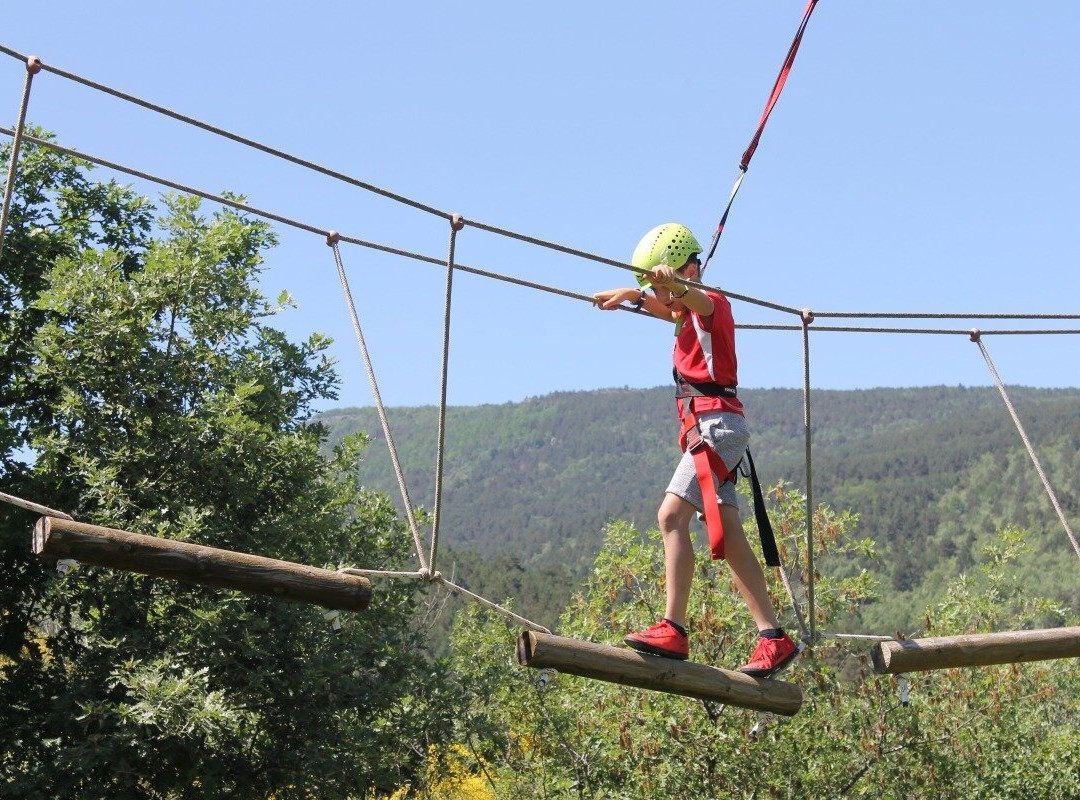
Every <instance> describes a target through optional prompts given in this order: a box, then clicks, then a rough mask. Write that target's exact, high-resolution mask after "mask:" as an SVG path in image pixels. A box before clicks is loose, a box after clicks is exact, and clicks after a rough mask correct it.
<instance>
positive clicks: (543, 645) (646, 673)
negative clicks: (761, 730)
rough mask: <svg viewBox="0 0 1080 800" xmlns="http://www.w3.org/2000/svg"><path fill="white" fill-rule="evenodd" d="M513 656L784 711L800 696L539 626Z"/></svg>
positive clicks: (783, 687) (786, 687) (540, 665)
mask: <svg viewBox="0 0 1080 800" xmlns="http://www.w3.org/2000/svg"><path fill="white" fill-rule="evenodd" d="M517 660H518V663H519V664H521V665H522V666H525V667H535V668H537V669H554V670H558V671H559V672H566V673H569V674H571V675H579V676H581V677H583V678H596V679H597V680H601V681H608V682H609V683H620V684H624V685H626V686H637V687H639V688H641V689H653V690H656V691H658V692H668V693H671V694H681V695H685V696H686V697H694V698H697V699H698V700H707V701H710V702H716V703H727V704H729V705H733V706H742V707H743V708H752V709H755V710H757V711H771V712H773V713H774V714H783V715H785V716H792V715H793V714H795V713H796V712H798V710H799V708H800V707H801V706H802V701H803V694H802V689H800V688H799V687H798V686H796V685H795V684H793V683H783V682H781V681H774V680H762V679H761V678H752V677H750V676H749V675H744V674H743V673H741V672H732V671H730V670H726V669H720V668H719V667H710V666H707V665H705V664H695V663H693V662H691V661H677V660H675V659H672V658H660V657H659V656H649V655H645V654H643V653H638V652H637V651H635V650H629V649H626V648H622V647H611V646H610V645H605V644H596V643H595V642H585V641H581V640H579V639H568V638H566V637H564V636H554V635H552V634H550V633H540V632H538V631H525V632H524V633H522V634H521V636H520V637H519V638H518V640H517Z"/></svg>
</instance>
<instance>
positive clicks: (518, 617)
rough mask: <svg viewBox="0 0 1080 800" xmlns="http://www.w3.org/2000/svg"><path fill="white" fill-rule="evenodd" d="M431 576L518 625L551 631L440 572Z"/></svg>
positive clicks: (452, 590)
mask: <svg viewBox="0 0 1080 800" xmlns="http://www.w3.org/2000/svg"><path fill="white" fill-rule="evenodd" d="M432 578H433V579H434V580H437V581H438V582H439V583H441V584H442V585H443V586H445V587H446V588H447V589H449V590H450V591H451V592H454V593H455V594H460V595H461V596H462V597H468V598H469V599H470V600H472V601H474V602H476V603H479V604H480V605H482V606H484V607H485V608H490V609H491V610H492V611H497V612H498V613H500V614H502V615H503V616H505V617H506V618H507V619H510V620H513V621H514V622H516V623H517V624H518V625H521V626H523V627H525V628H529V629H531V630H534V631H540V633H551V631H550V630H548V629H547V628H545V627H544V626H543V625H539V624H537V623H535V622H532V621H531V620H528V619H526V618H525V617H523V616H521V615H520V614H515V613H514V612H513V611H511V610H510V609H508V608H503V607H502V606H500V605H499V604H498V603H493V602H491V601H490V600H488V599H486V598H483V597H481V596H480V595H478V594H476V593H475V592H470V591H469V590H468V589H466V588H465V587H463V586H458V585H457V584H456V583H453V582H452V581H448V580H447V579H446V578H444V577H443V576H442V573H441V572H436V573H435V574H434V575H432Z"/></svg>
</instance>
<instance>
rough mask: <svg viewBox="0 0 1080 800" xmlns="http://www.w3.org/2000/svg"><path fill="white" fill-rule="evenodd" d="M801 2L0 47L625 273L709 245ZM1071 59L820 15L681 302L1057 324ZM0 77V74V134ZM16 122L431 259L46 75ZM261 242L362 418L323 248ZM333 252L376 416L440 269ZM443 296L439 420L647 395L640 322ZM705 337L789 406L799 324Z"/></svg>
mask: <svg viewBox="0 0 1080 800" xmlns="http://www.w3.org/2000/svg"><path fill="white" fill-rule="evenodd" d="M804 6H805V3H804V2H803V0H772V1H771V2H761V1H760V0H753V1H752V0H740V1H739V2H734V1H726V0H724V1H718V2H714V3H708V4H706V3H698V4H692V3H671V4H664V6H663V7H659V4H646V3H628V2H607V1H602V2H594V3H581V4H571V3H545V4H524V3H495V2H476V3H458V4H450V3H419V2H399V3H341V2H338V3H320V4H318V5H317V7H316V8H317V10H308V9H307V8H302V7H301V6H300V4H296V3H283V2H276V1H274V2H263V3H258V4H254V3H247V4H242V3H215V4H210V3H206V2H201V0H199V1H196V2H190V3H168V4H158V3H146V2H138V3H136V2H110V3H96V4H88V3H83V2H77V3H76V2H59V3H53V4H50V6H49V10H48V13H45V12H44V11H43V10H42V9H41V7H40V6H35V5H34V4H27V3H12V4H8V8H6V9H5V11H4V18H3V23H2V25H0V43H2V44H3V45H5V46H7V47H9V48H12V49H14V50H16V51H18V52H21V53H26V54H35V55H38V56H39V57H40V58H41V59H42V60H43V61H44V62H46V63H47V64H50V65H53V66H56V67H60V68H62V69H65V70H68V71H71V72H74V73H77V74H79V75H82V76H84V77H87V78H90V79H92V80H95V81H98V82H101V83H104V84H107V85H109V86H112V87H115V88H117V89H121V90H123V91H125V92H129V93H131V94H134V95H137V96H139V97H142V98H145V99H147V100H150V101H152V102H154V103H157V104H160V105H163V106H166V107H168V108H171V109H174V110H176V111H179V112H181V113H184V114H188V115H190V116H193V117H197V118H199V119H202V120H205V121H207V122H210V123H212V124H214V125H217V126H220V127H222V128H226V129H228V130H231V131H234V132H236V133H239V134H241V135H243V136H246V137H249V138H252V139H255V140H258V141H260V142H263V143H265V144H268V145H271V146H273V147H276V148H279V149H282V150H285V151H288V152H290V153H293V154H295V155H297V156H300V157H303V158H306V159H309V160H311V161H315V162H318V163H320V164H323V165H325V166H327V167H330V168H333V169H336V170H339V171H341V172H344V173H347V174H350V175H352V176H355V177H356V178H359V179H361V180H364V181H367V182H370V183H374V184H377V185H379V186H382V187H384V188H386V189H389V190H391V191H393V192H396V193H399V194H402V195H406V196H408V197H411V198H414V199H416V200H418V201H420V202H423V203H425V204H429V205H432V206H435V207H437V208H440V209H443V210H445V211H448V212H459V213H461V214H463V215H464V216H465V217H466V218H467V219H474V220H480V221H482V222H485V223H489V224H491V225H496V226H499V227H503V228H507V229H510V230H514V231H518V232H521V233H525V234H528V235H531V236H535V237H538V238H542V239H546V240H551V241H556V242H560V243H562V244H565V245H568V246H570V247H574V248H578V249H582V250H587V251H590V252H594V253H597V254H600V255H603V256H606V257H608V258H613V259H619V260H626V259H628V258H629V256H630V253H631V251H632V250H633V247H634V245H635V244H636V242H637V240H638V238H639V237H640V236H641V235H642V234H643V233H644V232H645V231H646V230H648V229H649V228H651V227H652V226H654V225H656V224H658V223H660V222H666V221H681V222H684V223H685V224H687V225H689V226H690V227H691V228H693V229H694V230H695V232H697V234H698V237H699V238H700V239H702V240H703V241H707V240H708V238H709V237H710V236H711V234H712V231H713V229H714V228H715V226H716V223H717V221H718V219H719V216H720V213H721V211H722V210H723V207H724V204H725V203H726V201H727V197H728V193H729V192H730V189H731V186H732V183H733V181H734V179H735V176H736V171H737V165H738V160H739V157H740V156H741V154H742V152H743V150H744V149H745V147H746V145H747V143H748V142H749V140H750V137H751V135H752V134H753V131H754V128H755V126H756V124H757V121H758V117H759V116H760V114H761V111H762V108H763V106H764V103H765V100H766V97H767V96H768V92H769V90H770V89H771V87H772V84H773V81H774V79H775V77H776V73H777V70H778V69H779V67H780V63H781V61H782V59H783V56H784V53H785V52H786V51H787V48H788V45H789V44H790V41H791V38H792V36H793V34H794V32H795V29H796V27H797V25H798V22H799V20H800V18H801V15H802V12H803V9H804ZM1078 38H1080V4H1077V3H1074V2H1064V0H1062V1H1060V2H1035V3H1004V2H1000V3H987V2H963V1H960V0H958V1H957V2H950V3H899V2H893V3H881V2H866V0H848V1H847V2H838V1H837V0H822V2H821V3H819V6H818V8H817V10H816V11H815V12H814V16H813V18H812V20H811V22H810V26H809V28H808V30H807V33H806V36H805V39H804V41H803V45H802V49H801V51H800V53H799V57H798V60H797V61H796V64H795V68H794V70H793V72H792V76H791V78H790V80H789V82H788V85H787V88H786V89H785V93H784V95H783V97H782V98H781V100H780V103H779V105H778V106H777V108H776V110H775V112H774V113H773V116H772V119H771V120H770V122H769V126H768V129H767V130H766V132H765V135H764V137H763V140H762V143H761V146H760V147H759V149H758V151H757V154H756V156H755V157H754V161H753V162H752V164H751V167H750V170H749V173H748V174H747V177H746V179H745V182H744V184H743V187H742V190H741V192H740V194H739V196H738V197H737V199H736V201H735V206H734V209H733V212H732V216H731V218H730V220H729V223H728V226H727V229H726V230H725V232H724V236H723V238H722V239H721V241H720V245H719V248H718V251H717V254H716V256H715V257H714V259H713V261H712V264H711V265H710V268H709V273H708V275H707V281H706V282H708V283H710V284H713V285H718V286H720V287H722V288H725V289H727V290H729V291H731V292H736V293H738V294H742V295H748V296H751V297H756V298H761V299H763V300H768V301H770V302H773V303H778V304H781V305H784V306H791V307H795V308H811V309H814V310H817V311H879V312H880V311H903V312H985V313H998V312H1001V313H1004V312H1011V313H1032V314H1035V313H1063V314H1071V313H1080V304H1078V302H1077V296H1078V290H1080V277H1078V276H1077V266H1078V255H1080V248H1078V245H1077V236H1076V234H1077V231H1078V228H1080V226H1078V224H1077V218H1078V216H1080V199H1078V193H1077V187H1078V186H1080V152H1078V151H1077V147H1076V141H1077V139H1078V136H1077V129H1078V127H1080V126H1078V122H1080V104H1078V103H1077V102H1076V98H1077V97H1078V96H1080V77H1078V75H1080V71H1078V70H1077V60H1078V57H1077V55H1076V45H1075V43H1076V41H1077V40H1078ZM24 78H25V69H24V68H23V66H22V65H21V64H20V63H19V62H18V61H16V60H15V59H13V58H9V57H7V56H0V103H3V102H6V103H7V111H6V112H3V113H2V114H0V117H2V118H3V119H2V122H3V124H4V125H6V126H10V125H11V124H12V122H13V121H14V119H15V115H16V112H17V109H18V103H19V98H20V93H21V90H22V86H23V82H24ZM3 98H7V99H6V100H4V99H3ZM29 119H30V121H32V122H34V123H36V124H39V125H43V126H45V127H46V128H49V129H51V130H53V131H55V132H56V134H57V136H58V140H59V141H60V143H62V144H64V145H66V146H69V147H74V148H77V149H80V150H83V151H85V152H88V153H92V154H95V155H98V156H101V157H104V158H107V159H110V160H113V161H117V162H120V163H123V164H126V165H129V166H131V167H134V168H136V169H139V170H143V171H146V172H149V173H152V174H157V175H161V176H163V177H167V178H170V179H172V180H175V181H178V182H180V183H184V184H187V185H191V186H194V187H198V188H201V189H204V190H207V191H211V192H220V191H222V190H230V191H233V192H239V193H242V194H245V195H246V196H247V197H248V199H249V202H250V203H251V204H252V205H254V206H256V207H259V208H263V209H267V210H271V211H274V212H276V213H279V214H282V215H285V216H288V217H291V218H295V219H298V220H301V221H303V222H306V223H309V224H312V225H316V226H320V227H326V228H335V229H337V230H340V231H342V232H343V233H347V234H350V235H353V236H357V237H359V238H363V239H368V240H373V241H377V242H380V243H384V244H387V245H390V246H392V247H397V248H401V249H404V250H409V251H415V252H420V253H424V254H428V255H432V256H435V257H439V258H443V257H445V255H446V250H447V240H448V226H447V224H446V222H445V221H444V220H442V219H440V218H438V217H434V216H431V215H428V214H425V213H423V212H420V211H417V210H415V209H412V208H409V207H402V206H399V205H396V204H394V203H392V202H390V201H388V200H386V199H385V198H382V197H379V196H377V195H372V194H370V193H366V192H363V191H361V190H359V189H357V188H355V187H350V186H347V185H344V184H341V183H339V182H335V181H332V180H330V179H328V178H326V177H323V176H319V175H314V174H312V173H309V172H306V171H305V170H303V169H301V168H299V167H297V166H294V165H290V164H287V163H283V162H280V161H278V160H275V159H273V158H271V157H270V156H267V155H265V154H262V153H258V152H254V151H250V150H247V149H245V148H243V147H242V146H240V145H238V144H236V143H233V142H229V141H225V140H222V139H219V138H216V137H213V136H212V135H210V134H207V133H205V132H202V131H199V130H196V129H193V128H190V127H188V126H185V125H182V124H181V123H178V122H176V121H173V120H169V119H166V118H162V117H159V116H158V115H155V114H153V113H152V112H149V111H146V110H143V109H138V108H134V107H131V106H129V105H127V104H124V103H121V102H120V101H117V100H115V99H113V98H110V97H108V96H106V95H103V94H100V93H98V92H94V91H92V90H90V89H87V88H85V87H81V86H78V85H75V84H72V83H70V82H69V81H66V80H64V79H63V78H60V77H58V76H56V75H52V74H50V73H46V72H43V73H41V74H40V75H38V76H37V78H35V80H34V88H33V92H32V95H31V101H30V113H29ZM98 174H100V175H102V176H103V177H107V176H108V175H109V173H108V172H107V171H106V170H99V171H98ZM123 180H125V182H132V183H133V184H134V185H135V186H136V187H137V188H138V189H139V191H141V192H144V193H146V194H147V195H150V196H152V197H156V196H158V195H159V194H160V193H161V192H162V191H163V190H162V189H161V188H159V187H157V186H154V185H153V184H143V183H141V182H139V181H132V180H131V179H127V178H124V179H123ZM278 232H279V235H280V238H281V245H280V247H279V248H277V249H276V250H274V251H273V252H272V253H270V254H269V257H268V261H267V269H266V273H265V277H264V286H265V290H266V292H267V294H269V295H270V296H276V295H277V293H278V292H279V291H280V290H282V289H287V290H288V291H289V292H291V293H292V294H293V296H294V297H295V299H296V301H297V303H298V304H299V307H298V308H296V309H294V310H290V311H287V312H285V313H284V314H282V315H281V316H280V318H279V319H278V321H277V324H278V325H279V326H280V327H282V328H284V329H285V330H287V331H289V332H290V333H291V334H292V335H293V336H294V337H295V338H298V337H302V336H306V335H307V334H309V333H310V332H312V331H320V332H323V333H327V334H330V335H332V336H333V337H334V338H335V340H336V344H335V346H334V354H335V356H336V357H337V359H338V362H339V363H338V367H339V371H340V372H341V375H342V387H341V398H340V401H339V402H338V403H334V404H328V405H338V404H340V405H370V404H371V403H372V393H371V390H370V388H369V385H368V381H367V377H366V374H365V371H364V369H363V364H362V362H361V359H360V354H359V349H358V346H357V344H356V340H355V338H354V336H353V333H352V329H351V325H350V321H349V318H348V314H347V309H346V306H345V304H344V301H343V299H342V295H341V290H340V286H339V284H338V279H337V275H336V270H335V267H334V262H333V258H332V254H331V252H330V250H329V248H327V247H326V245H325V244H324V243H323V242H322V240H321V239H320V238H319V237H317V236H315V235H313V234H309V233H304V232H301V231H296V230H292V229H289V228H281V227H279V228H278ZM342 255H343V258H344V262H345V265H346V267H347V269H348V271H349V276H350V280H351V282H352V289H353V294H354V297H355V299H356V302H357V308H358V311H359V314H360V319H361V323H362V325H363V328H364V334H365V338H366V340H367V343H368V346H369V348H370V351H371V354H372V358H373V361H374V367H375V372H376V376H377V378H378V381H379V388H380V391H381V394H382V397H383V399H384V401H385V402H387V403H388V404H391V405H421V404H431V403H436V402H438V399H439V378H440V370H439V366H440V359H441V353H442V315H443V303H444V281H445V275H444V273H443V271H442V270H440V269H439V268H438V267H435V266H431V265H428V264H424V263H420V262H416V261H412V260H407V259H401V258H398V257H394V256H389V255H385V254H380V253H377V252H372V251H369V250H365V249H362V248H357V247H355V246H349V245H346V246H343V248H342ZM457 260H458V261H459V262H462V263H465V264H468V265H470V266H475V267H480V268H484V269H488V270H492V271H495V272H500V273H505V274H509V275H513V276H516V277H520V278H523V279H526V280H533V281H538V282H541V283H544V284H547V285H551V286H556V287H559V288H562V289H566V290H569V291H572V292H577V293H581V294H591V293H592V292H594V291H596V290H599V289H603V288H610V287H613V286H619V285H629V282H630V281H631V278H630V275H629V273H626V272H623V271H621V270H618V269H615V268H613V267H610V266H604V265H599V264H596V263H592V262H589V261H584V260H581V259H577V258H571V257H568V256H565V255H561V254H557V253H552V252H550V251H547V250H543V249H540V248H537V247H534V246H530V245H525V244H522V243H520V242H514V241H507V240H504V239H501V238H499V237H495V236H492V235H491V234H488V233H485V232H483V231H479V230H476V229H473V228H466V230H465V231H463V232H462V234H461V235H460V236H459V238H458V242H457ZM454 290H455V291H454V299H453V315H454V316H453V323H452V332H451V350H450V378H449V401H450V403H452V404H457V405H463V404H468V405H471V404H478V403H502V402H507V401H519V400H522V399H523V398H525V397H529V396H536V395H543V394H547V393H550V392H554V391H563V390H579V389H592V388H600V387H612V386H635V387H637V386H640V387H647V386H657V385H661V384H664V383H666V382H667V381H668V374H669V368H670V366H669V365H670V360H669V358H670V347H671V340H670V331H669V330H668V329H667V328H666V327H665V326H664V325H663V324H661V323H659V322H655V321H652V320H648V319H644V318H640V317H636V316H634V315H631V314H622V313H615V314H610V313H609V314H604V313H601V312H599V311H597V310H595V309H593V308H591V307H590V306H589V305H588V304H586V303H583V302H579V301H575V300H570V299H566V298H563V297H559V296H556V295H552V294H546V293H541V292H537V291H534V290H529V289H524V288H521V287H518V286H513V285H510V284H506V283H502V282H497V281H492V280H489V279H484V278H480V277H477V276H473V275H468V274H458V275H457V276H456V277H455V281H454ZM734 310H735V314H736V319H737V320H738V321H740V322H746V323H778V324H790V323H792V322H794V321H795V320H794V319H793V318H792V317H789V316H787V315H784V314H779V313H777V312H775V311H771V310H768V309H764V308H760V307H756V306H753V305H750V304H746V303H741V302H736V303H735V304H734ZM833 324H836V323H833ZM839 324H866V323H857V322H855V323H852V322H850V321H843V322H840V323H839ZM870 324H873V325H875V326H877V325H902V326H904V327H929V328H950V329H966V328H970V327H973V326H975V325H978V326H979V327H982V328H986V329H1001V328H1009V329H1012V328H1019V327H1039V328H1044V327H1053V328H1080V320H1073V321H1065V322H1062V321H1055V322H1049V323H1045V322H1044V323H1035V324H1034V325H1032V324H1026V323H1019V322H1013V321H1007V322H1006V321H993V320H987V321H981V322H973V321H970V320H955V321H942V320H931V321H907V322H901V323H891V322H881V321H873V322H871V323H870ZM738 342H739V363H740V383H741V384H742V385H743V386H746V387H777V386H791V387H799V386H801V385H802V375H803V366H802V339H801V335H800V334H799V333H795V332H770V331H753V330H745V331H740V333H739V339H738ZM985 343H986V346H987V348H988V350H989V352H990V354H991V355H992V356H993V358H994V361H995V364H996V366H997V368H998V371H999V372H1000V373H1001V375H1002V377H1003V379H1004V380H1005V381H1006V382H1007V383H1010V384H1022V385H1032V386H1076V385H1078V380H1077V379H1078V374H1077V366H1076V365H1077V363H1078V362H1080V359H1078V358H1077V354H1078V349H1080V348H1078V337H1077V336H1075V335H1070V336H1054V337H1045V336H1013V337H1004V336H992V337H991V336H988V337H986V339H985ZM811 348H812V350H811V381H812V383H813V385H814V386H815V387H816V388H829V389H853V388H870V387H877V386H921V385H936V384H947V385H987V384H990V383H991V382H992V379H991V376H990V374H989V371H988V369H987V367H986V364H985V362H984V361H983V359H982V356H981V355H980V352H979V350H978V348H977V347H976V346H975V345H974V344H972V343H971V342H970V341H969V340H968V338H967V337H965V336H931V335H920V336H910V335H908V336H904V335H898V334H839V333H826V332H819V333H815V334H813V335H812V336H811Z"/></svg>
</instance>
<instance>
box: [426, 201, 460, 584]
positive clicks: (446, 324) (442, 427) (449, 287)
mask: <svg viewBox="0 0 1080 800" xmlns="http://www.w3.org/2000/svg"><path fill="white" fill-rule="evenodd" d="M464 225H465V223H464V220H462V219H461V217H460V216H455V217H454V219H453V221H452V222H451V223H450V245H449V252H448V253H447V256H446V299H445V302H444V306H443V343H442V377H441V379H440V381H439V387H440V392H439V436H438V445H437V446H436V449H435V514H434V517H433V519H432V523H431V569H432V570H434V569H435V558H436V556H437V555H438V551H439V522H440V519H441V517H442V488H443V451H444V449H445V442H446V384H447V376H448V374H449V362H450V300H451V298H452V296H453V288H454V249H455V246H456V244H457V234H458V231H459V230H461V229H462V228H463V227H464Z"/></svg>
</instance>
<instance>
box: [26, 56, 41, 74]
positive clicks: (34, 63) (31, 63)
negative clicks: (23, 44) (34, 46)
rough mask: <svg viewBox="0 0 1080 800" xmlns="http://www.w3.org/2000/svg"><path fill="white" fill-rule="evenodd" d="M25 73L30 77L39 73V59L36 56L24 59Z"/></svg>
mask: <svg viewBox="0 0 1080 800" xmlns="http://www.w3.org/2000/svg"><path fill="white" fill-rule="evenodd" d="M26 71H27V72H29V73H30V74H31V75H37V74H38V73H39V72H41V59H40V58H38V57H37V56H30V57H29V58H28V59H26Z"/></svg>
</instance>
